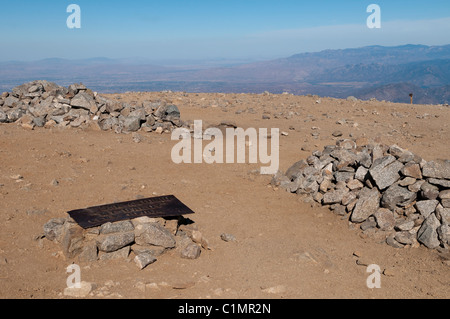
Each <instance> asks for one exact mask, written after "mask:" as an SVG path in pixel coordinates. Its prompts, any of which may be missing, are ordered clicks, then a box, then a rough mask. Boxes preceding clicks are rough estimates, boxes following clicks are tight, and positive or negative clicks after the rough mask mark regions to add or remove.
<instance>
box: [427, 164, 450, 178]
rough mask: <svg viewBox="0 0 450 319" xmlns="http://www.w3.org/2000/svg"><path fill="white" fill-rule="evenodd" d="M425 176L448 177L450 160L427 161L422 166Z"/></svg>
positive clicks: (449, 174) (449, 176)
mask: <svg viewBox="0 0 450 319" xmlns="http://www.w3.org/2000/svg"><path fill="white" fill-rule="evenodd" d="M422 174H423V176H425V177H432V178H442V179H450V160H436V161H430V162H427V163H426V164H425V165H424V166H423V168H422Z"/></svg>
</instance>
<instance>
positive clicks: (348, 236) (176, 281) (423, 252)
mask: <svg viewBox="0 0 450 319" xmlns="http://www.w3.org/2000/svg"><path fill="white" fill-rule="evenodd" d="M107 96H108V97H109V98H113V99H116V98H119V99H120V100H121V101H126V102H128V103H141V102H143V101H145V100H149V101H154V100H159V99H161V100H166V101H167V102H169V103H173V104H175V105H177V106H178V108H179V109H180V111H181V119H182V120H184V121H188V120H190V121H193V120H203V122H204V124H205V126H206V125H208V124H219V123H221V122H224V121H225V122H233V123H235V125H236V126H238V127H242V128H249V127H254V128H269V129H270V128H279V129H280V131H281V132H285V133H287V134H284V135H282V136H280V170H281V171H286V170H287V169H288V168H289V167H290V166H291V165H292V164H293V163H295V162H297V161H298V160H300V159H305V158H307V157H308V156H309V155H310V154H311V152H313V151H314V150H321V149H323V147H324V146H325V145H330V144H331V145H333V144H335V142H336V140H337V139H339V138H349V137H353V138H359V137H367V138H369V139H375V138H378V139H379V140H380V141H382V142H384V143H386V144H388V145H392V144H397V145H399V146H401V147H403V148H405V149H409V150H411V151H412V152H414V153H416V154H418V155H420V156H422V157H423V158H424V159H426V160H433V159H440V158H442V159H450V141H449V139H450V121H449V119H450V108H449V107H446V106H433V105H407V104H393V103H389V102H384V101H383V102H381V101H351V100H338V99H332V98H324V97H322V98H319V97H317V96H294V95H289V94H282V95H273V94H193V93H189V94H188V93H181V92H157V93H137V92H131V93H125V94H110V95H107ZM263 115H265V116H264V119H263ZM338 130H339V131H341V133H342V136H341V137H334V136H333V133H334V132H335V131H338ZM139 135H140V137H141V140H140V142H139V143H136V141H135V140H133V138H132V135H131V134H116V133H115V132H114V131H99V130H94V129H85V130H83V129H79V128H64V129H58V128H51V129H45V128H35V129H34V130H26V129H24V128H22V127H19V126H18V125H15V124H1V125H0V224H1V225H2V232H1V233H0V287H1V289H0V297H1V298H26V299H29V298H46V299H53V298H66V296H64V294H63V291H64V288H66V280H67V276H68V274H67V272H66V267H67V266H68V265H69V264H70V263H71V262H72V261H70V260H67V259H66V258H65V257H64V255H63V254H62V253H61V251H60V247H59V246H58V245H57V244H55V243H53V242H50V241H48V240H45V239H40V237H39V236H40V234H42V229H43V225H44V224H45V223H46V222H47V221H48V220H49V219H51V218H54V217H63V216H65V214H66V212H67V211H69V210H73V209H78V208H85V207H89V206H95V205H101V204H106V203H113V202H116V201H127V200H133V199H136V198H138V197H151V196H157V195H166V194H167V195H168V194H173V195H175V196H177V198H179V199H180V200H181V201H182V202H183V203H185V204H186V205H187V206H189V208H191V209H192V210H193V211H195V214H194V215H191V216H189V218H190V219H192V220H193V221H194V222H195V223H196V224H197V226H198V228H199V230H200V231H201V232H202V234H203V235H204V236H205V237H206V238H207V239H208V241H209V244H210V246H211V250H203V251H202V253H201V256H200V257H199V258H198V259H195V260H187V259H181V258H179V257H178V256H177V253H176V252H175V251H173V252H169V253H167V254H165V255H163V256H161V258H159V259H158V261H157V262H155V263H154V264H151V265H149V266H148V267H146V268H145V269H143V270H139V269H138V268H137V267H136V265H135V263H134V262H133V259H132V258H131V257H129V259H128V260H108V261H98V262H95V263H80V266H81V277H82V280H83V281H87V282H91V283H95V284H96V288H95V290H93V291H92V293H91V294H90V295H89V296H88V298H183V299H184V298H194V299H197V298H264V299H265V298H277V299H278V298H291V299H294V298H448V296H449V293H450V267H449V258H450V257H449V254H448V252H447V253H446V252H445V251H437V250H430V249H427V248H425V247H424V246H420V247H417V248H403V249H395V248H393V247H391V246H388V245H387V244H386V243H384V242H383V243H380V241H379V240H377V238H372V237H371V236H367V235H364V234H362V232H361V230H360V229H358V227H357V225H349V222H348V220H345V219H342V217H341V216H337V215H335V214H333V213H332V212H331V211H329V210H328V209H327V208H325V207H320V206H319V205H317V204H315V203H314V202H304V201H303V198H302V197H301V196H297V195H295V194H290V193H287V192H286V191H284V190H283V189H276V188H273V187H272V186H270V185H269V184H270V181H271V177H270V176H267V175H260V174H259V173H258V169H259V168H260V167H261V166H263V165H262V164H206V163H201V164H174V163H173V162H172V160H171V149H172V147H173V146H174V145H175V144H176V143H177V142H176V141H172V140H171V135H170V134H167V133H164V134H157V133H155V132H153V133H145V132H139ZM17 175H21V176H22V177H23V178H21V179H15V178H13V177H14V176H17ZM222 233H228V234H232V235H233V236H235V238H236V241H234V242H225V241H223V240H222V239H221V238H220V235H221V234H222ZM357 260H358V261H359V262H358V263H357ZM367 264H377V265H379V266H380V267H381V268H382V269H383V270H384V274H383V275H382V276H381V288H379V289H369V288H368V287H367V285H366V279H367V277H368V276H369V273H367V272H366V266H364V265H367Z"/></svg>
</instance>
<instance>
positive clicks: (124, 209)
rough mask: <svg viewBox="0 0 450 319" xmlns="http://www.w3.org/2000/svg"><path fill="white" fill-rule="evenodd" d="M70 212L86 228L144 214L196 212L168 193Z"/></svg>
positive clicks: (158, 214) (151, 215) (173, 215)
mask: <svg viewBox="0 0 450 319" xmlns="http://www.w3.org/2000/svg"><path fill="white" fill-rule="evenodd" d="M68 214H69V215H70V217H72V218H73V219H74V220H75V221H76V222H77V223H78V225H80V226H81V227H83V228H84V229H86V228H91V227H96V226H100V225H103V224H105V223H107V222H117V221H121V220H127V219H134V218H137V217H142V216H148V217H152V218H157V217H176V216H182V215H188V214H194V212H193V211H192V210H191V209H190V208H189V207H187V206H186V205H185V204H183V203H182V202H181V201H180V200H179V199H177V198H176V197H175V196H173V195H168V196H160V197H152V198H144V199H138V200H133V201H128V202H121V203H115V204H108V205H101V206H94V207H89V208H85V209H77V210H72V211H70V212H68Z"/></svg>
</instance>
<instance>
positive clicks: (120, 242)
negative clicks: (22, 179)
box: [43, 217, 209, 269]
mask: <svg viewBox="0 0 450 319" xmlns="http://www.w3.org/2000/svg"><path fill="white" fill-rule="evenodd" d="M43 236H44V237H45V238H47V239H48V240H50V241H54V242H56V243H58V244H60V245H61V248H62V252H63V254H64V256H65V257H66V258H68V259H72V260H73V259H78V261H79V262H95V261H97V260H109V259H117V258H125V259H127V258H128V257H129V256H130V254H132V255H134V262H135V263H136V265H137V266H138V267H139V268H140V269H143V268H145V267H146V266H147V265H149V264H152V263H154V262H155V261H156V260H157V257H159V256H161V255H162V254H164V253H166V252H167V251H169V250H175V251H176V252H178V253H179V255H180V257H182V258H187V259H197V258H198V257H199V256H200V254H201V248H202V247H203V248H204V249H209V247H208V241H207V240H206V239H205V238H204V237H203V236H202V234H201V233H200V232H199V231H198V229H197V227H196V225H195V224H193V223H192V221H190V220H189V219H185V218H183V217H179V218H175V219H164V218H149V217H139V218H135V219H132V220H123V221H119V222H114V223H105V224H103V225H101V226H98V227H94V228H88V229H83V228H81V227H80V226H79V225H78V224H77V223H76V222H75V221H74V220H73V219H72V218H70V217H65V218H53V219H51V220H49V221H48V222H47V223H46V224H45V225H44V233H43Z"/></svg>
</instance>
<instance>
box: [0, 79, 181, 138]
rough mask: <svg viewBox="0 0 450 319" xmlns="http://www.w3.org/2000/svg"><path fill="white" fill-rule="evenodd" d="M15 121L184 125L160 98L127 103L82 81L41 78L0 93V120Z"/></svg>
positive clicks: (119, 127) (147, 127) (161, 128)
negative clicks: (58, 81)
mask: <svg viewBox="0 0 450 319" xmlns="http://www.w3.org/2000/svg"><path fill="white" fill-rule="evenodd" d="M14 122H17V123H18V124H20V125H22V126H23V127H24V128H29V129H33V128H34V127H53V126H58V127H67V126H70V127H83V126H90V125H97V126H98V127H99V128H100V129H102V130H114V131H115V132H117V133H121V132H122V131H123V132H136V131H138V130H139V129H142V130H143V131H146V132H151V131H157V132H159V133H162V132H165V131H171V130H172V129H173V128H174V127H175V126H177V127H179V126H183V122H182V121H181V120H180V111H179V110H178V108H177V107H176V106H175V105H168V104H166V103H165V102H161V101H158V102H151V101H145V102H143V103H142V104H141V105H129V104H127V103H124V102H119V101H117V100H111V99H107V98H105V97H102V96H100V95H99V94H97V93H96V92H93V91H92V90H90V89H88V88H86V86H84V85H83V84H72V85H70V86H69V87H68V88H66V87H62V86H58V85H57V84H55V83H52V82H48V81H42V80H39V81H33V82H30V83H26V84H22V85H20V86H17V87H15V88H14V89H12V92H4V93H3V94H2V95H1V96H0V123H14Z"/></svg>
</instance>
